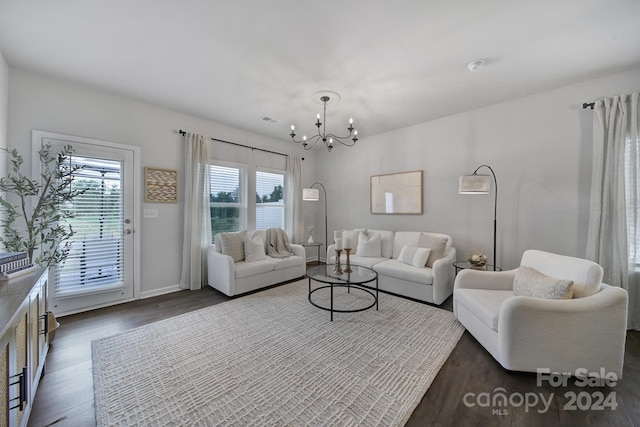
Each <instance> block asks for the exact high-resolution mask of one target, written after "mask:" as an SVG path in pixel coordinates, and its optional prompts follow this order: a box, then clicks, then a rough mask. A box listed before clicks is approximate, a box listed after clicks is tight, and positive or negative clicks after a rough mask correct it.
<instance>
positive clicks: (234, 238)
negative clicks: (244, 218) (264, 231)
mask: <svg viewBox="0 0 640 427" xmlns="http://www.w3.org/2000/svg"><path fill="white" fill-rule="evenodd" d="M246 235H247V230H243V231H238V232H236V233H220V240H221V252H222V254H224V255H228V256H230V257H231V258H232V259H233V261H234V262H239V261H243V260H244V237H245V236H246Z"/></svg>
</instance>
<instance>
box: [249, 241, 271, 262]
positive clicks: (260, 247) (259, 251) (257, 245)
mask: <svg viewBox="0 0 640 427" xmlns="http://www.w3.org/2000/svg"><path fill="white" fill-rule="evenodd" d="M266 258H267V255H266V254H265V253H264V242H263V241H262V238H260V237H259V236H256V237H254V238H251V237H249V235H246V236H245V238H244V260H245V261H246V262H254V261H260V260H261V259H266Z"/></svg>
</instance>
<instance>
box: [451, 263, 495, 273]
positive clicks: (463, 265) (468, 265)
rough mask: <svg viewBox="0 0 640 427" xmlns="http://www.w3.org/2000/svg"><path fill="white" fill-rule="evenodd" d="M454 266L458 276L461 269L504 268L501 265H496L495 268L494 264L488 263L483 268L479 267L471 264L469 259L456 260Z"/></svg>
mask: <svg viewBox="0 0 640 427" xmlns="http://www.w3.org/2000/svg"><path fill="white" fill-rule="evenodd" d="M453 267H454V268H455V269H456V276H457V275H458V272H459V271H460V270H466V269H467V268H469V269H473V270H478V271H502V268H500V267H496V268H495V269H494V268H493V265H492V264H487V265H485V266H484V267H483V268H477V267H474V266H473V265H471V263H470V262H469V261H454V262H453Z"/></svg>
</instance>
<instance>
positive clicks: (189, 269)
mask: <svg viewBox="0 0 640 427" xmlns="http://www.w3.org/2000/svg"><path fill="white" fill-rule="evenodd" d="M184 142H185V149H184V159H185V174H184V175H185V178H184V181H185V183H184V235H183V239H182V270H181V274H180V288H182V289H191V290H195V289H201V288H203V287H204V286H206V284H207V248H208V247H209V245H210V244H211V210H210V208H209V193H210V190H209V180H208V179H207V168H208V166H207V162H208V159H209V156H208V140H207V138H205V137H204V136H202V135H197V134H194V133H190V132H187V134H186V136H185V141H184Z"/></svg>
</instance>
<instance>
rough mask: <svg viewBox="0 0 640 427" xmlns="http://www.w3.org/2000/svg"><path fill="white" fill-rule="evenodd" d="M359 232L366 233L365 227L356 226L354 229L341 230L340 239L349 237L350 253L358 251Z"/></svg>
mask: <svg viewBox="0 0 640 427" xmlns="http://www.w3.org/2000/svg"><path fill="white" fill-rule="evenodd" d="M360 233H365V234H366V233H367V229H366V228H356V229H355V230H342V240H345V239H349V241H350V242H351V253H353V254H355V253H356V252H358V236H359V235H360Z"/></svg>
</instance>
